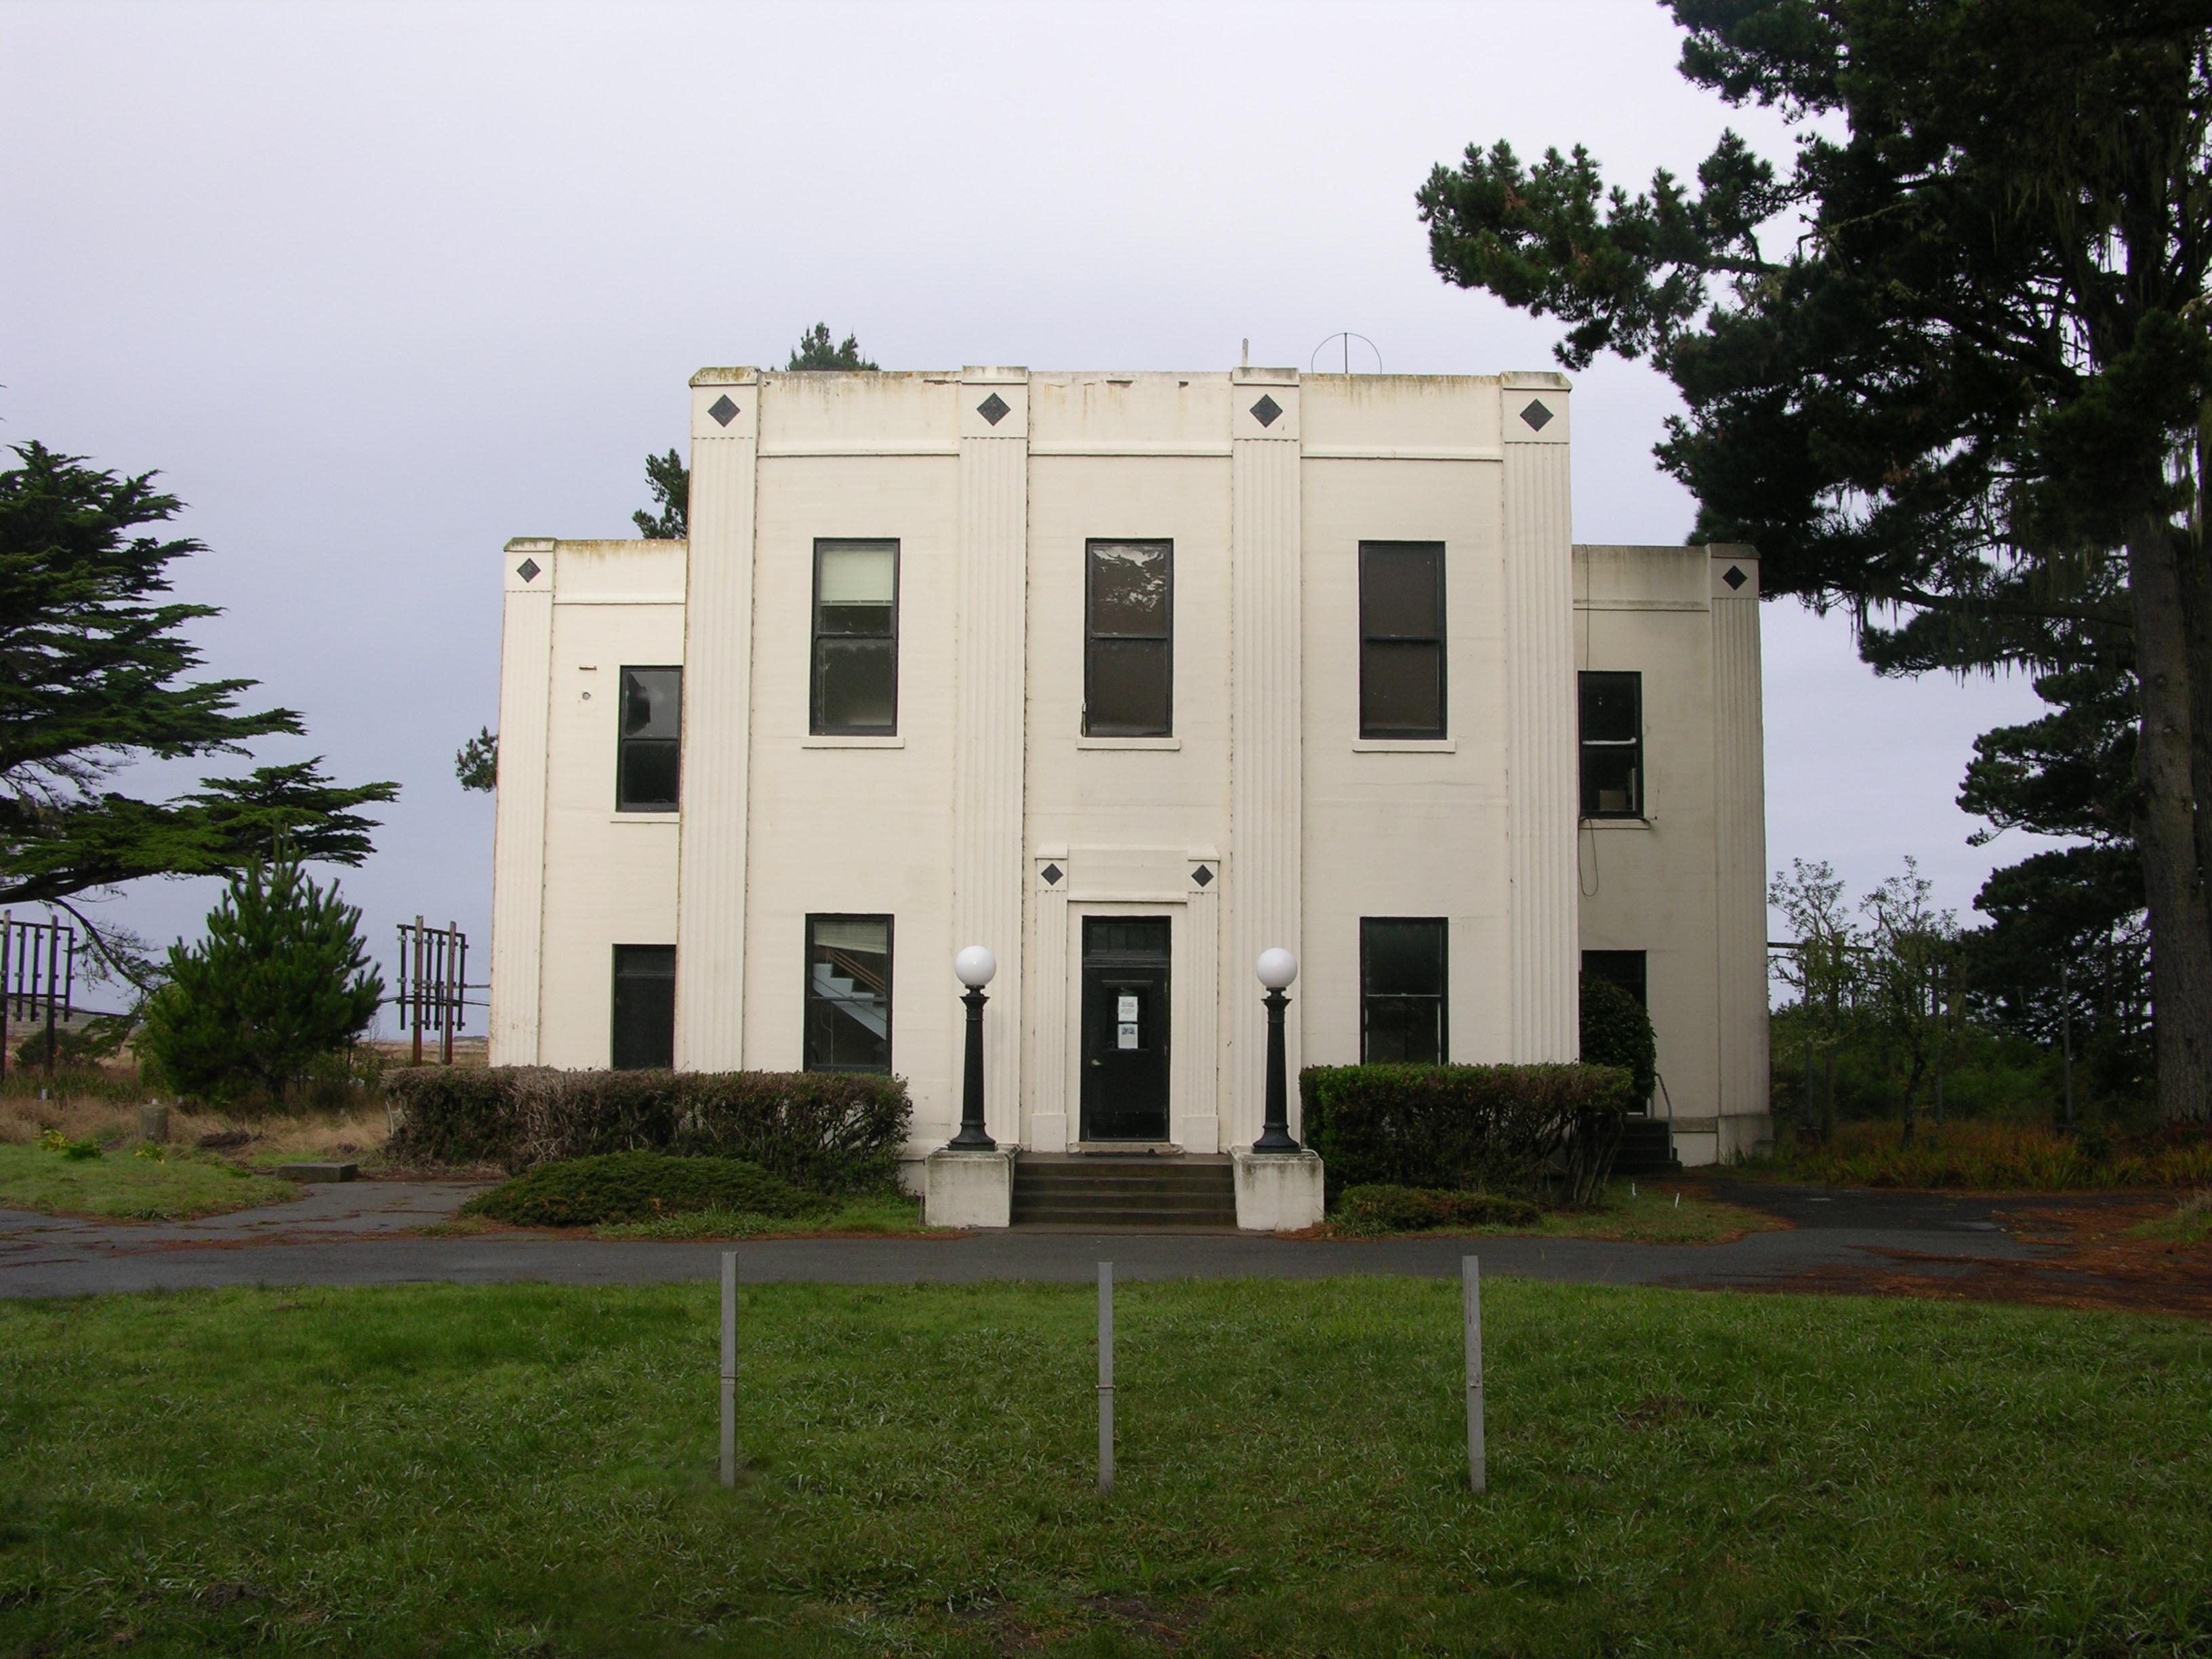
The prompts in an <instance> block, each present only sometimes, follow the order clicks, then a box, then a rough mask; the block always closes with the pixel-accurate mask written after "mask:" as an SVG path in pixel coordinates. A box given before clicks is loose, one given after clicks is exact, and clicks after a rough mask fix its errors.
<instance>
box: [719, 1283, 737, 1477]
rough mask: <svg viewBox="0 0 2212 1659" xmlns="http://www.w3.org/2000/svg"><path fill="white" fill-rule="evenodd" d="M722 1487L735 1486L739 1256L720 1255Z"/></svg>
mask: <svg viewBox="0 0 2212 1659" xmlns="http://www.w3.org/2000/svg"><path fill="white" fill-rule="evenodd" d="M722 1484H723V1485H724V1486H736V1485H737V1484H738V1253H737V1252H736V1251H735V1250H725V1251H723V1252H722Z"/></svg>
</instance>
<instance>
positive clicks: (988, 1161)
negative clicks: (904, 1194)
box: [921, 1146, 1014, 1227]
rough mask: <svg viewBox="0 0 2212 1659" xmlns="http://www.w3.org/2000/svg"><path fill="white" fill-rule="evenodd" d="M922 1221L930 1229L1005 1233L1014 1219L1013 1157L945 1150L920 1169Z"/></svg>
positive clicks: (1002, 1152) (1003, 1151)
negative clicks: (982, 1229)
mask: <svg viewBox="0 0 2212 1659" xmlns="http://www.w3.org/2000/svg"><path fill="white" fill-rule="evenodd" d="M921 1218H922V1221H923V1222H924V1224H925V1225H928V1226H932V1227H1005V1226H1008V1225H1012V1221H1013V1218H1014V1155H1013V1153H1012V1152H1011V1151H1010V1150H1008V1149H1007V1148H1005V1147H994V1148H992V1149H990V1150H988V1151H986V1152H969V1151H963V1150H961V1149H959V1148H957V1147H951V1146H947V1147H945V1148H943V1149H942V1150H940V1151H938V1152H932V1153H931V1154H930V1155H929V1159H928V1162H927V1164H926V1165H925V1166H924V1171H923V1177H922V1193H921Z"/></svg>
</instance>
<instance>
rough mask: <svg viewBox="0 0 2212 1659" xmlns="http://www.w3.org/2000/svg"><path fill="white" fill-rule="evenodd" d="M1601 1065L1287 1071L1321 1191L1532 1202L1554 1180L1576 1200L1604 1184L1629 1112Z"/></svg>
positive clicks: (1621, 1082)
mask: <svg viewBox="0 0 2212 1659" xmlns="http://www.w3.org/2000/svg"><path fill="white" fill-rule="evenodd" d="M1631 1086H1632V1085H1631V1084H1630V1081H1629V1075H1628V1073H1626V1072H1624V1071H1621V1070H1619V1069H1618V1068H1616V1067H1614V1066H1566V1065H1559V1066H1308V1067H1307V1068H1306V1069H1305V1070H1304V1072H1302V1073H1299V1074H1298V1098H1299V1100H1300V1102H1301V1103H1302V1104H1303V1106H1304V1125H1303V1133H1304V1139H1305V1143H1306V1145H1307V1146H1310V1147H1312V1148H1313V1149H1314V1151H1316V1152H1319V1153H1320V1154H1321V1155H1322V1163H1323V1166H1324V1168H1325V1169H1326V1170H1327V1179H1328V1190H1329V1194H1330V1195H1331V1196H1332V1198H1334V1196H1335V1195H1337V1194H1340V1193H1341V1192H1342V1191H1343V1190H1344V1189H1345V1188H1349V1187H1370V1186H1389V1187H1441V1188H1457V1189H1462V1190H1463V1189H1469V1188H1480V1189H1484V1190H1487V1191H1490V1192H1498V1193H1510V1194H1519V1195H1522V1196H1528V1197H1534V1196H1535V1195H1536V1194H1539V1193H1541V1192H1542V1191H1544V1190H1546V1188H1548V1187H1550V1186H1552V1185H1553V1184H1554V1183H1556V1184H1557V1185H1558V1186H1559V1188H1560V1189H1561V1194H1562V1196H1564V1197H1565V1199H1566V1200H1567V1201H1568V1202H1570V1203H1576V1204H1582V1203H1588V1202H1589V1200H1591V1199H1592V1198H1593V1197H1595V1195H1596V1193H1597V1191H1598V1189H1599V1188H1601V1187H1602V1186H1603V1185H1604V1184H1605V1178H1606V1176H1607V1175H1608V1174H1609V1173H1610V1172H1611V1170H1612V1168H1613V1153H1614V1152H1615V1151H1616V1150H1618V1148H1619V1146H1620V1124H1621V1118H1622V1116H1623V1115H1624V1114H1625V1113H1626V1111H1627V1109H1628V1105H1629V1090H1630V1087H1631Z"/></svg>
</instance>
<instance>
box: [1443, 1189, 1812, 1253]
mask: <svg viewBox="0 0 2212 1659" xmlns="http://www.w3.org/2000/svg"><path fill="white" fill-rule="evenodd" d="M1782 1225H1784V1223H1783V1222H1781V1221H1778V1220H1777V1219H1776V1218H1774V1217H1772V1216H1771V1215H1768V1214H1766V1213H1765V1212H1763V1211H1759V1210H1749V1209H1746V1208H1744V1207H1743V1206H1741V1205H1740V1204H1723V1203H1721V1202H1720V1201H1719V1200H1716V1199H1711V1198H1705V1197H1701V1196H1699V1191H1698V1189H1697V1188H1682V1187H1680V1186H1678V1185H1675V1184H1673V1183H1666V1184H1664V1185H1663V1186H1654V1185H1653V1184H1652V1183H1651V1182H1648V1181H1635V1182H1630V1181H1616V1182H1612V1183H1611V1184H1610V1185H1608V1186H1607V1188H1606V1189H1605V1191H1604V1193H1603V1194H1601V1196H1600V1197H1599V1200H1598V1202H1597V1204H1596V1205H1595V1207H1593V1208H1591V1209H1588V1210H1547V1211H1545V1212H1544V1214H1543V1216H1542V1218H1541V1219H1540V1220H1538V1221H1537V1222H1536V1224H1535V1225H1534V1226H1509V1225H1500V1226H1495V1227H1473V1228H1464V1229H1462V1228H1452V1229H1448V1230H1442V1231H1437V1232H1427V1233H1417V1234H1410V1235H1407V1237H1419V1238H1439V1237H1461V1236H1464V1237H1470V1238H1479V1237H1485V1236H1486V1235H1498V1236H1504V1237H1524V1238H1525V1237H1544V1238H1616V1239H1624V1240H1627V1241H1629V1242H1631V1243H1638V1244H1717V1243H1721V1242H1722V1241H1723V1240H1724V1239H1730V1238H1735V1237H1740V1236H1741V1235H1742V1234H1745V1233H1756V1232H1765V1231H1768V1230H1769V1229H1771V1228H1775V1227H1780V1226H1782Z"/></svg>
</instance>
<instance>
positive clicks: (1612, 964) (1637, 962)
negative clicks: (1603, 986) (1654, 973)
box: [1583, 951, 1650, 1008]
mask: <svg viewBox="0 0 2212 1659" xmlns="http://www.w3.org/2000/svg"><path fill="white" fill-rule="evenodd" d="M1583 972H1584V973H1586V974H1588V975H1590V977H1591V978H1593V979H1601V980H1603V981H1606V983H1607V984H1608V985H1618V986H1619V987H1620V988H1621V989H1622V990H1624V991H1626V992H1627V993H1628V994H1629V995H1631V996H1632V997H1634V998H1635V999H1636V1000H1637V1003H1638V1006H1643V1007H1647V1008H1648V1007H1650V1003H1648V1002H1646V1001H1645V1000H1644V988H1645V981H1644V952H1643V951H1583Z"/></svg>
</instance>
